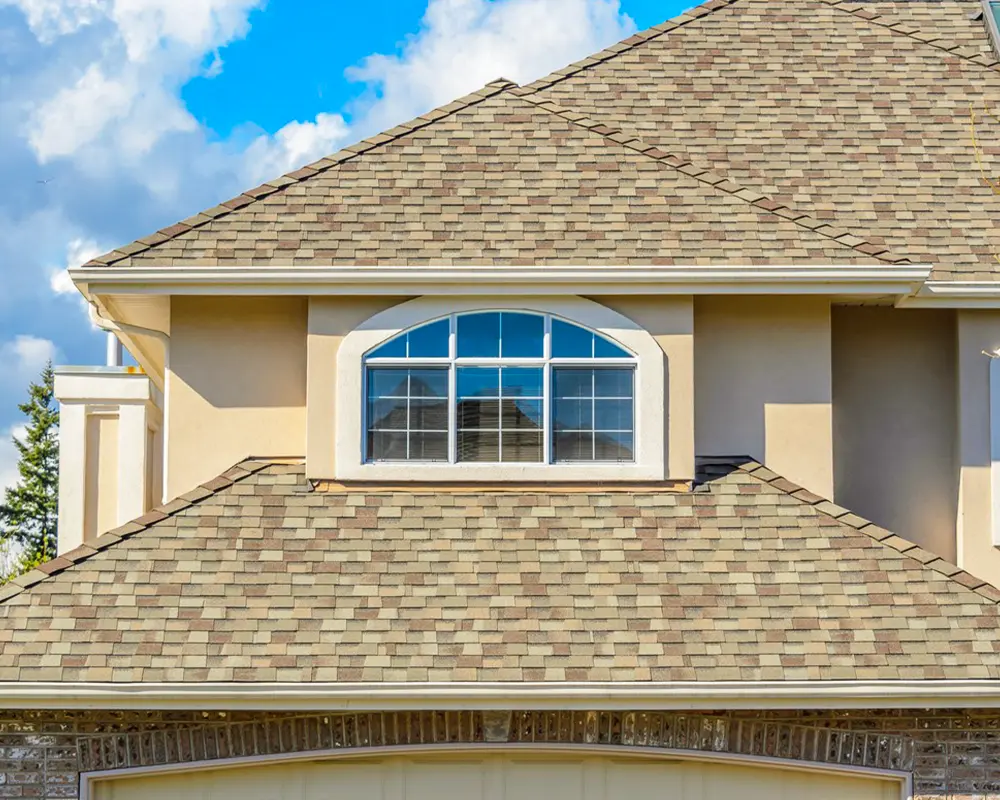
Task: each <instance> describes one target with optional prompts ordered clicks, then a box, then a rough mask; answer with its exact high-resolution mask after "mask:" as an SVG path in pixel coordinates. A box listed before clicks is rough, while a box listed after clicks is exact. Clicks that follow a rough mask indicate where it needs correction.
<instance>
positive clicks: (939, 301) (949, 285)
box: [899, 276, 1000, 309]
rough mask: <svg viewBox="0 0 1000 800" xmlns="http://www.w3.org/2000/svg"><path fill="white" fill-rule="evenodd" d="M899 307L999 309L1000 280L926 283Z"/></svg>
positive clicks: (903, 300)
mask: <svg viewBox="0 0 1000 800" xmlns="http://www.w3.org/2000/svg"><path fill="white" fill-rule="evenodd" d="M998 277H1000V276H998ZM899 305H900V306H901V307H906V308H933V307H938V308H941V307H943V308H973V309H974V308H1000V280H994V281H927V282H926V283H925V284H924V285H923V287H921V289H920V291H919V292H917V293H916V294H915V295H913V296H912V297H906V298H904V299H902V300H901V301H900V302H899Z"/></svg>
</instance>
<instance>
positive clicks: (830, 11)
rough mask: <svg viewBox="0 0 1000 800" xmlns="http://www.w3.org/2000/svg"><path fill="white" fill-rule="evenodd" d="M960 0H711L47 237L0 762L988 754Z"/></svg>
mask: <svg viewBox="0 0 1000 800" xmlns="http://www.w3.org/2000/svg"><path fill="white" fill-rule="evenodd" d="M997 6H998V3H996V2H993V0H987V1H986V2H980V0H940V2H937V1H934V2H932V1H931V0H914V1H912V2H904V0H873V1H872V2H868V3H855V2H844V1H843V0H782V2H775V0H712V1H711V2H708V3H706V4H704V5H702V6H699V7H698V8H696V9H694V10H692V11H690V12H688V13H687V14H685V15H683V16H681V17H679V18H677V19H675V20H672V21H670V22H666V23H664V24H662V25H658V26H656V27H654V28H652V29H650V30H648V31H646V32H644V33H640V34H637V35H635V36H633V37H632V38H630V39H628V40H626V41H625V42H622V43H621V44H618V45H615V46H613V47H611V48H609V49H608V50H606V51H603V52H601V53H597V54H596V55H594V56H592V57H590V58H587V59H584V60H583V61H581V62H579V63H577V64H573V65H570V66H569V67H567V68H565V69H563V70H559V71H558V72H556V73H554V74H552V75H550V76H548V77H546V78H543V79H541V80H539V81H536V82H535V83H532V84H531V85H528V86H518V85H515V84H513V83H511V82H509V81H505V80H498V81H495V82H493V83H490V84H489V85H487V86H485V87H484V88H482V89H481V90H479V91H477V92H474V93H472V94H471V95H469V96H467V97H464V98H461V99H458V100H456V101H454V102H452V103H450V104H448V105H446V106H444V107H442V108H439V109H435V110H433V111H430V112H428V113H427V114H425V115H423V116H421V117H419V118H417V119H415V120H413V121H411V122H408V123H405V124H402V125H400V126H398V127H396V128H393V129H392V130H389V131H386V132H384V133H381V134H379V135H377V136H375V137H373V138H371V139H368V140H365V141H362V142H359V143H358V144H356V145H354V146H352V147H349V148H347V149H346V150H344V151H342V152H340V153H337V154H335V155H332V156H329V157H327V158H323V159H321V160H320V161H318V162H316V163H314V164H311V165H309V166H306V167H303V168H301V169H299V170H297V171H295V172H292V173H290V174H288V175H286V176H283V177H280V178H278V179H276V180H274V181H270V182H268V183H266V184H264V185H262V186H260V187H257V188H256V189H251V190H249V191H247V192H246V193H244V194H242V195H240V196H239V197H236V198H234V199H232V200H229V201H227V202H224V203H222V204H221V205H219V206H217V207H215V208H212V209H208V210H206V211H203V212H201V213H198V214H195V215H194V216H192V217H190V218H189V219H186V220H184V221H183V222H179V223H177V224H176V225H173V226H171V227H169V228H166V229H164V230H162V231H160V232H158V233H155V234H153V235H152V236H148V237H146V238H144V239H140V240H139V241H137V242H135V243H133V244H130V245H127V246H124V247H121V248H119V249H118V250H115V251H114V252H111V253H109V254H107V255H106V256H103V257H102V258H99V259H97V260H96V261H93V262H91V263H89V264H87V265H85V266H83V267H81V268H79V269H76V270H74V271H73V272H72V276H73V279H74V281H75V283H76V285H77V286H78V287H79V289H80V291H81V292H82V293H83V295H84V296H85V297H86V299H87V300H88V301H89V302H90V304H91V307H92V314H93V318H94V319H95V321H96V322H97V324H99V325H100V326H102V327H105V328H106V329H107V330H109V331H112V332H113V333H114V334H115V336H116V337H117V340H118V341H120V342H121V343H123V344H124V346H125V347H127V348H128V350H129V352H130V353H132V354H133V355H134V357H135V358H136V360H137V361H138V363H139V364H140V365H141V369H135V368H132V369H129V368H123V367H118V366H114V365H113V364H112V365H111V366H107V367H103V368H93V367H89V368H77V367H66V368H62V369H60V370H59V372H58V376H57V393H58V395H59V397H60V400H61V402H62V429H61V437H62V445H61V446H62V450H61V458H62V461H61V467H60V469H61V473H60V551H61V552H60V555H59V556H58V557H57V558H56V559H54V560H53V561H51V562H49V563H47V564H44V565H42V566H41V567H40V568H38V569H37V570H35V571H34V572H32V573H29V574H28V575H26V576H23V577H22V578H19V579H18V580H16V581H14V582H13V583H12V584H9V585H8V586H6V587H3V589H0V618H2V623H0V707H2V708H3V709H5V710H4V712H3V715H2V720H3V732H2V738H3V753H4V755H3V759H2V769H3V773H4V779H3V782H2V784H0V786H2V789H0V793H3V794H4V795H5V796H10V797H29V796H30V797H46V798H55V797H62V798H64V797H81V798H88V799H89V800H94V799H95V798H96V799H100V800H105V799H108V798H113V800H132V799H133V798H153V799H154V800H155V799H156V798H167V797H171V798H173V797H178V796H186V797H191V798H205V799H208V798H212V800H215V798H235V797H239V798H241V800H255V799H256V798H274V797H284V798H296V799H297V798H317V797H356V796H362V795H363V796H366V797H375V798H379V797H384V798H390V797H391V798H398V799H400V800H403V799H405V800H415V799H416V798H428V797H437V796H440V795H442V794H444V793H453V794H455V795H457V796H468V797H482V798H487V797H488V798H495V799H497V800H499V799H500V798H515V797H516V798H542V797H545V798H552V799H553V800H556V799H557V798H559V799H562V798H565V800H580V799H581V798H588V800H589V799H591V798H605V797H607V798H612V797H622V796H649V797H670V798H683V800H722V799H723V798H731V797H740V798H758V797H759V798H763V797H767V798H779V797H780V798H800V797H806V796H808V797H810V798H814V799H815V800H826V799H827V798H844V797H851V798H881V799H883V800H888V798H911V797H920V798H956V797H961V798H986V797H997V796H1000V711H998V707H1000V636H998V632H1000V610H998V602H1000V589H998V588H997V587H998V586H1000V549H998V548H1000V512H998V511H997V510H996V509H1000V366H998V365H1000V361H998V360H997V359H996V357H995V356H996V354H997V353H998V352H1000V350H998V348H1000V277H998V276H1000V263H998V261H997V259H996V258H995V257H994V253H995V252H997V250H998V249H1000V198H997V197H995V196H994V195H993V194H992V192H991V191H990V189H989V187H988V186H987V185H986V183H985V182H984V181H983V174H982V173H981V172H980V166H979V164H978V163H977V156H976V150H975V148H974V147H973V145H972V142H971V140H970V128H969V123H970V108H971V109H981V108H983V107H984V106H989V107H991V108H997V107H1000V61H998V55H997V52H996V51H995V50H994V49H993V48H994V46H998V45H1000V36H998V34H997V25H996V22H997V20H996V18H995V15H996V14H997V13H998V12H997ZM991 37H995V39H996V40H994V39H991ZM980 117H982V114H980ZM981 124H982V125H988V124H989V123H988V122H987V121H986V120H985V118H983V119H982V120H981ZM988 130H989V129H988V128H981V134H982V135H983V137H984V138H983V139H982V144H981V147H980V150H981V158H982V167H983V169H984V170H985V171H986V174H987V175H995V174H997V173H998V172H1000V150H998V147H997V143H998V142H1000V136H997V137H995V138H993V139H992V144H991V143H990V140H989V139H988V137H986V134H987V132H988ZM992 130H993V133H994V134H997V133H1000V131H998V130H997V128H993V129H992ZM112 355H113V354H112ZM111 360H112V361H115V360H116V359H115V358H112V359H111Z"/></svg>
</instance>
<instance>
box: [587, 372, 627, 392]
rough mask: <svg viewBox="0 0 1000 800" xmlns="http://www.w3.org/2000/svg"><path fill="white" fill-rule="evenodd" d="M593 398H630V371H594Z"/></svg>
mask: <svg viewBox="0 0 1000 800" xmlns="http://www.w3.org/2000/svg"><path fill="white" fill-rule="evenodd" d="M594 397H620V398H630V397H632V370H630V369H595V370H594Z"/></svg>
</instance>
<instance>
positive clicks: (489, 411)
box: [458, 398, 500, 431]
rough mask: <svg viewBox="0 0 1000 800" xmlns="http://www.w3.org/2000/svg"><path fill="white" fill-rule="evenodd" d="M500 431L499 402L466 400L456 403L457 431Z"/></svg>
mask: <svg viewBox="0 0 1000 800" xmlns="http://www.w3.org/2000/svg"><path fill="white" fill-rule="evenodd" d="M469 428H478V429H486V430H491V431H495V430H499V429H500V401H499V400H477V399H473V398H466V399H464V400H459V401H458V429H459V431H462V430H466V429H469Z"/></svg>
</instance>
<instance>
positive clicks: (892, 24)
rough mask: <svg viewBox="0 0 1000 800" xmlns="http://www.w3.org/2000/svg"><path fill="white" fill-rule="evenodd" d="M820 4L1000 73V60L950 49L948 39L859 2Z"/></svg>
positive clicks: (824, 0)
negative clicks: (868, 7)
mask: <svg viewBox="0 0 1000 800" xmlns="http://www.w3.org/2000/svg"><path fill="white" fill-rule="evenodd" d="M818 2H820V3H823V4H825V5H828V6H830V7H831V8H835V9H837V10H838V11H843V12H845V13H847V14H850V15H851V16H853V17H857V18H858V19H863V20H865V21H866V22H871V23H872V24H873V25H879V26H880V27H883V28H888V29H889V30H891V31H892V32H893V33H899V34H902V35H903V36H906V37H907V38H910V39H913V40H915V41H918V42H921V43H922V44H926V45H930V46H931V47H933V48H934V49H935V50H943V51H944V52H946V53H949V54H951V55H953V56H956V57H958V58H961V59H962V60H963V61H970V62H972V63H973V64H976V65H977V66H980V67H983V68H984V69H988V70H991V71H993V72H1000V58H994V59H993V60H990V59H988V58H987V57H986V56H984V55H983V54H982V52H980V51H979V50H975V49H974V48H971V47H966V46H964V45H962V44H952V45H951V46H950V47H949V46H946V45H945V44H944V42H946V41H947V38H946V37H944V36H937V35H935V34H929V33H921V31H920V29H919V28H918V27H916V26H915V25H913V24H912V23H909V22H907V21H905V20H902V19H896V18H894V17H892V16H891V15H888V14H882V13H879V12H878V11H871V10H870V9H867V8H865V6H864V3H863V2H857V0H818ZM983 35H984V36H986V37H988V36H989V34H988V33H987V32H986V31H985V30H984V31H983Z"/></svg>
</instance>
